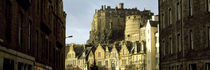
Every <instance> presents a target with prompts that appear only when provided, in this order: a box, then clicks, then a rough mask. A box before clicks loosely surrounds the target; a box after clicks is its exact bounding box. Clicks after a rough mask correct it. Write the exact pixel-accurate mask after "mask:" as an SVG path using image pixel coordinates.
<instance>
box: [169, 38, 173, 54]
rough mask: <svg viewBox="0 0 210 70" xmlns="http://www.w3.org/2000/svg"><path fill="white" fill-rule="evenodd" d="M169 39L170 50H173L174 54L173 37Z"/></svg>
mask: <svg viewBox="0 0 210 70" xmlns="http://www.w3.org/2000/svg"><path fill="white" fill-rule="evenodd" d="M169 40H170V50H171V51H170V52H171V54H173V40H172V38H169Z"/></svg>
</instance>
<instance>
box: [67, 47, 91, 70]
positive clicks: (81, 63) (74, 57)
mask: <svg viewBox="0 0 210 70" xmlns="http://www.w3.org/2000/svg"><path fill="white" fill-rule="evenodd" d="M67 46H68V47H69V50H68V53H67V58H66V60H65V69H66V70H74V69H82V70H87V69H88V67H87V66H88V64H87V60H88V59H89V60H91V59H94V58H93V57H92V58H91V56H92V54H89V53H90V50H91V48H92V47H86V46H85V45H75V44H71V45H67ZM88 55H90V57H87V56H88ZM92 63H93V62H91V61H90V64H92Z"/></svg>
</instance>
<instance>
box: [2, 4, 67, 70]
mask: <svg viewBox="0 0 210 70" xmlns="http://www.w3.org/2000/svg"><path fill="white" fill-rule="evenodd" d="M0 1H1V2H0V70H23V69H26V68H27V70H43V69H49V70H64V59H65V58H64V54H65V53H64V49H65V48H64V46H65V25H66V24H65V18H66V13H65V12H64V11H63V4H62V0H0Z"/></svg>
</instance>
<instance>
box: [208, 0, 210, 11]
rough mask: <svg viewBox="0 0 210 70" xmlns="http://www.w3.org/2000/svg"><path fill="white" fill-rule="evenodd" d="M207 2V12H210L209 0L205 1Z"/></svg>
mask: <svg viewBox="0 0 210 70" xmlns="http://www.w3.org/2000/svg"><path fill="white" fill-rule="evenodd" d="M207 1H208V7H207V8H208V12H210V0H207Z"/></svg>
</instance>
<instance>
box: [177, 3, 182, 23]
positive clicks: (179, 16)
mask: <svg viewBox="0 0 210 70" xmlns="http://www.w3.org/2000/svg"><path fill="white" fill-rule="evenodd" d="M181 6H182V3H181V2H180V1H179V2H178V3H177V20H178V21H179V20H181V18H182V14H181V13H182V7H181Z"/></svg>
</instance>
